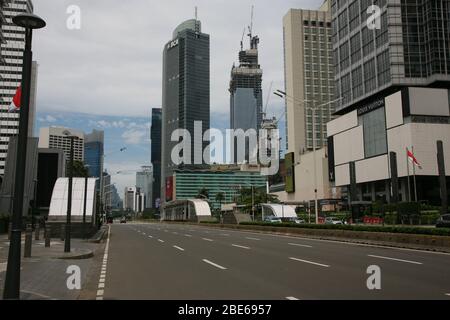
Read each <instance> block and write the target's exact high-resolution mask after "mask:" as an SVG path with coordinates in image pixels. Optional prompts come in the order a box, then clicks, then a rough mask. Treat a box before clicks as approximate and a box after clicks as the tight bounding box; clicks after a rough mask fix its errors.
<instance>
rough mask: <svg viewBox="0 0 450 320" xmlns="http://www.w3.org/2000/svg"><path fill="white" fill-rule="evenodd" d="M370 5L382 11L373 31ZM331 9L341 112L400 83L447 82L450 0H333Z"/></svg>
mask: <svg viewBox="0 0 450 320" xmlns="http://www.w3.org/2000/svg"><path fill="white" fill-rule="evenodd" d="M372 5H376V6H378V7H379V8H380V10H381V11H380V15H381V16H380V19H379V22H380V24H379V28H374V29H373V30H372V29H370V28H368V19H369V17H371V15H370V10H369V13H368V9H369V7H370V6H372ZM331 8H332V26H333V36H332V41H333V50H334V65H335V70H336V77H335V80H336V90H335V95H336V98H342V100H341V103H340V105H339V106H338V107H337V108H336V111H337V113H338V114H343V113H345V112H347V111H349V110H353V109H354V108H356V107H357V103H358V102H361V103H363V100H365V99H368V98H370V97H371V96H372V95H374V94H383V93H389V92H391V91H392V90H394V89H395V88H398V87H399V86H430V87H446V86H448V85H449V83H450V26H449V21H450V0H442V1H434V0H433V1H431V0H400V1H394V0H332V2H331ZM349 57H350V59H349ZM349 60H350V63H349ZM361 68H362V69H361ZM350 84H351V85H350Z"/></svg>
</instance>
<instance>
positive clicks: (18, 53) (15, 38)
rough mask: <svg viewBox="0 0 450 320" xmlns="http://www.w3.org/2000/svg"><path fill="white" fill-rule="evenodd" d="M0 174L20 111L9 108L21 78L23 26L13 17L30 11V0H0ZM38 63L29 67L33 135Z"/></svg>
mask: <svg viewBox="0 0 450 320" xmlns="http://www.w3.org/2000/svg"><path fill="white" fill-rule="evenodd" d="M0 9H1V10H0V25H1V31H0V43H1V50H0V175H3V174H4V171H5V160H6V156H7V154H8V145H9V139H10V137H11V136H15V135H17V134H18V131H19V113H18V112H11V113H10V112H8V109H9V106H10V105H11V102H12V99H13V97H14V95H15V93H16V90H17V88H18V87H19V85H20V83H21V81H22V65H23V51H24V48H25V30H24V29H23V28H22V27H18V26H16V25H15V24H14V23H13V22H12V18H13V17H14V16H16V15H18V14H20V13H31V12H33V4H32V2H31V0H15V1H12V0H2V1H1V2H0ZM37 67H38V66H37V63H36V62H34V61H33V63H32V70H31V96H30V106H29V107H30V109H29V120H28V123H29V124H28V135H29V136H30V137H32V136H33V130H34V122H35V121H34V120H35V110H36V81H37Z"/></svg>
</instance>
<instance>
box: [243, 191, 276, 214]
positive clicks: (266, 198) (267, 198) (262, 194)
mask: <svg viewBox="0 0 450 320" xmlns="http://www.w3.org/2000/svg"><path fill="white" fill-rule="evenodd" d="M252 193H253V198H254V204H255V207H258V206H259V205H260V204H261V203H279V202H280V201H279V200H278V197H277V196H274V195H273V194H268V193H267V192H266V189H265V188H254V189H253V190H252V188H242V189H241V190H240V195H239V198H238V201H237V203H238V205H241V206H244V211H246V212H248V213H251V211H252Z"/></svg>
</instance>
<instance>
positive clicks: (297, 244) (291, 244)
mask: <svg viewBox="0 0 450 320" xmlns="http://www.w3.org/2000/svg"><path fill="white" fill-rule="evenodd" d="M288 245H290V246H295V247H304V248H312V246H308V245H307V244H300V243H288Z"/></svg>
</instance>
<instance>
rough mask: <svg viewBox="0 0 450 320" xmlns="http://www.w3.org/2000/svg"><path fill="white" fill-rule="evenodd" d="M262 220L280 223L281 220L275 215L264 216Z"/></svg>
mask: <svg viewBox="0 0 450 320" xmlns="http://www.w3.org/2000/svg"><path fill="white" fill-rule="evenodd" d="M264 222H270V223H282V222H283V221H281V219H280V218H278V217H275V216H270V217H266V218H265V219H264Z"/></svg>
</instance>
